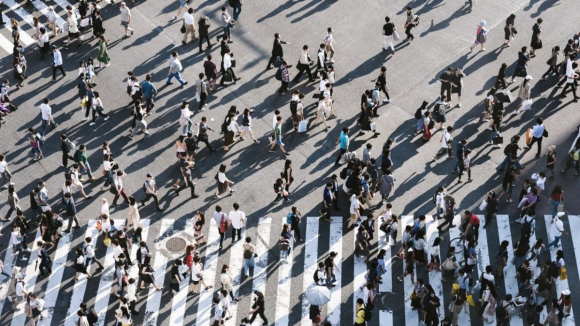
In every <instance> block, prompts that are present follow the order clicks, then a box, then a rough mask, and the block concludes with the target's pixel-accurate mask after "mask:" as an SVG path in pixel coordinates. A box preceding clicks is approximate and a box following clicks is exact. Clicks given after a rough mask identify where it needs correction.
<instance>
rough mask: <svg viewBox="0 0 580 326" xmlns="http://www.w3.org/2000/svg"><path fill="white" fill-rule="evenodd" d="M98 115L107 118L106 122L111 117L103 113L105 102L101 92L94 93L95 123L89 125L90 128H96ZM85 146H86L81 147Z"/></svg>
mask: <svg viewBox="0 0 580 326" xmlns="http://www.w3.org/2000/svg"><path fill="white" fill-rule="evenodd" d="M97 114H98V115H99V116H101V117H105V119H104V120H105V121H107V120H109V118H110V117H109V115H108V114H104V113H103V102H102V101H101V98H100V94H99V92H94V98H93V121H91V123H89V126H94V125H95V123H96V121H97ZM81 146H84V145H81Z"/></svg>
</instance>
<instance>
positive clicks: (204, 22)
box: [197, 16, 213, 53]
mask: <svg viewBox="0 0 580 326" xmlns="http://www.w3.org/2000/svg"><path fill="white" fill-rule="evenodd" d="M197 24H198V30H199V53H201V52H202V48H201V46H202V43H203V40H204V39H205V40H206V41H207V48H208V49H211V47H212V46H213V44H211V42H210V41H209V26H210V20H209V17H207V16H201V18H200V19H199V22H198V23H197Z"/></svg>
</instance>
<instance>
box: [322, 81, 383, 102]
mask: <svg viewBox="0 0 580 326" xmlns="http://www.w3.org/2000/svg"><path fill="white" fill-rule="evenodd" d="M379 91H382V92H383V93H385V95H386V96H387V100H389V101H390V100H391V98H390V97H389V92H387V85H381V88H379ZM331 94H332V92H331ZM377 104H378V103H377Z"/></svg>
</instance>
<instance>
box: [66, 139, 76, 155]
mask: <svg viewBox="0 0 580 326" xmlns="http://www.w3.org/2000/svg"><path fill="white" fill-rule="evenodd" d="M65 143H66V146H67V147H68V150H69V151H70V152H72V151H74V150H75V149H76V148H77V145H76V144H75V143H73V141H72V140H70V139H68V138H67V140H66V141H65Z"/></svg>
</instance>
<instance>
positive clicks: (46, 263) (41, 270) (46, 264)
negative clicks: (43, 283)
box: [38, 260, 52, 276]
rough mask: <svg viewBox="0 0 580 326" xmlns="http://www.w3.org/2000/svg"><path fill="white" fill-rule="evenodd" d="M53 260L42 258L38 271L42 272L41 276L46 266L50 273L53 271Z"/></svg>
mask: <svg viewBox="0 0 580 326" xmlns="http://www.w3.org/2000/svg"><path fill="white" fill-rule="evenodd" d="M51 263H52V262H50V261H47V260H41V261H40V264H39V265H38V272H39V274H40V276H44V269H45V268H46V270H48V272H47V273H48V274H50V273H52V269H51V268H50V264H51Z"/></svg>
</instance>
